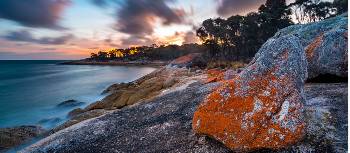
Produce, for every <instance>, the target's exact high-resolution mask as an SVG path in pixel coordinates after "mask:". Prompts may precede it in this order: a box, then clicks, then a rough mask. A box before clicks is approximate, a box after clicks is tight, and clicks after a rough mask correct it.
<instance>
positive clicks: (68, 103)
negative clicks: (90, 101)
mask: <svg viewBox="0 0 350 153" xmlns="http://www.w3.org/2000/svg"><path fill="white" fill-rule="evenodd" d="M83 104H85V103H84V102H79V101H76V100H73V99H70V100H66V101H64V102H61V103H59V104H58V105H57V107H76V106H81V105H83Z"/></svg>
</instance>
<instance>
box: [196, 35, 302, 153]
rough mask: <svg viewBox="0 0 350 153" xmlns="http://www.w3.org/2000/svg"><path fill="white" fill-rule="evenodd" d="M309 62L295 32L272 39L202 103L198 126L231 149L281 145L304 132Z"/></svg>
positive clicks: (296, 139) (294, 139) (242, 149)
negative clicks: (304, 87) (304, 104)
mask: <svg viewBox="0 0 350 153" xmlns="http://www.w3.org/2000/svg"><path fill="white" fill-rule="evenodd" d="M306 77H307V63H306V59H305V54H304V52H303V50H302V47H301V44H300V42H299V40H298V38H296V37H295V36H286V37H280V38H278V39H270V40H268V41H267V42H266V43H265V44H264V45H263V46H262V48H261V49H260V50H259V52H258V53H257V55H256V56H255V58H254V59H253V61H252V62H251V63H250V65H249V66H248V67H247V68H246V69H245V70H243V71H242V72H241V73H240V74H239V75H237V76H236V77H235V78H234V79H232V80H229V81H224V83H223V85H222V86H221V87H219V88H218V89H217V90H215V91H214V92H212V93H211V94H210V95H209V96H208V97H207V99H206V100H205V101H204V102H203V103H202V104H201V105H200V106H199V107H198V109H197V111H196V112H195V114H194V117H193V122H192V126H193V130H194V131H195V132H196V133H199V134H206V135H209V136H211V137H213V138H215V139H217V140H219V141H221V142H222V143H223V144H225V145H226V146H227V147H229V148H231V149H232V150H236V151H251V150H256V149H261V148H270V149H278V148H282V147H286V146H288V145H290V144H293V143H295V142H298V141H299V140H300V139H301V138H302V137H303V135H304V122H303V120H302V114H301V113H302V110H303V108H302V107H303V106H302V103H303V102H304V97H303V95H304V93H303V84H304V80H305V79H306Z"/></svg>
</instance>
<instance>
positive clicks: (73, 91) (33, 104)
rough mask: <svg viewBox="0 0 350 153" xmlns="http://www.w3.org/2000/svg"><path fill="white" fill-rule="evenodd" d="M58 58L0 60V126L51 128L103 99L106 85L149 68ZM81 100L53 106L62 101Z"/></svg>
mask: <svg viewBox="0 0 350 153" xmlns="http://www.w3.org/2000/svg"><path fill="white" fill-rule="evenodd" d="M59 62H62V61H0V97H1V98H0V127H10V126H16V125H28V124H39V125H42V126H44V127H46V128H51V127H52V126H55V125H57V124H60V123H62V122H64V121H65V120H66V114H67V113H68V112H69V111H70V110H72V109H74V108H77V107H84V106H86V105H88V104H89V103H91V102H94V101H96V100H99V99H101V98H103V95H100V93H101V92H102V91H103V90H104V89H105V88H106V87H108V86H109V85H111V84H113V83H118V82H129V81H132V80H135V79H137V78H139V77H141V76H143V75H145V74H148V73H150V72H151V71H153V70H155V68H150V67H126V66H91V65H56V63H59ZM70 99H73V100H76V101H79V102H84V103H83V105H79V106H76V107H74V106H73V107H57V105H58V104H59V103H61V102H63V101H66V100H70Z"/></svg>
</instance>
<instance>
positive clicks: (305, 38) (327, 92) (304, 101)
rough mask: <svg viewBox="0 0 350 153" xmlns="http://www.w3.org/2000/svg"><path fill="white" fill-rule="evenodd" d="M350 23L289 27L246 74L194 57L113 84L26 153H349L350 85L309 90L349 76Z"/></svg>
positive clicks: (332, 21)
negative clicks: (204, 67)
mask: <svg viewBox="0 0 350 153" xmlns="http://www.w3.org/2000/svg"><path fill="white" fill-rule="evenodd" d="M346 21H347V14H343V15H341V16H337V17H335V18H330V19H327V20H324V21H321V22H317V23H312V24H306V25H296V26H291V27H287V28H285V29H282V30H280V31H279V32H278V33H276V35H275V36H274V37H272V38H270V39H269V40H268V41H267V42H266V43H265V44H264V45H263V46H262V47H261V48H260V50H259V51H258V53H257V54H256V56H255V57H254V58H253V60H252V61H251V62H250V63H249V64H248V66H247V67H246V68H245V69H243V70H240V71H236V70H208V71H206V72H207V73H208V74H205V73H202V72H201V71H198V72H197V71H193V70H191V69H186V68H179V67H187V66H186V65H191V63H193V62H192V61H191V60H189V59H196V58H195V57H196V56H192V55H191V56H189V57H184V58H180V59H177V61H174V62H173V63H172V64H170V65H168V66H166V67H163V68H161V69H159V70H157V71H155V72H153V73H151V74H149V75H146V76H145V77H143V78H140V79H138V80H136V81H134V82H131V83H127V84H117V85H113V86H111V87H110V88H108V89H107V90H106V91H105V92H106V93H109V95H108V96H107V97H106V98H105V99H103V100H102V101H100V102H96V103H94V104H91V105H90V106H88V107H86V108H85V109H81V110H75V111H73V112H72V113H71V116H72V119H71V120H70V121H72V123H69V124H66V123H65V124H63V125H65V126H62V127H60V128H56V129H55V130H53V131H52V134H51V135H49V136H48V137H46V138H44V139H42V140H40V141H38V142H37V143H35V144H33V145H31V146H29V147H27V148H25V149H24V150H22V151H21V152H35V153H37V152H58V153H59V152H232V151H234V152H346V150H347V111H348V110H347V105H348V104H347V95H348V93H347V84H346V83H333V84H330V83H327V84H325V83H322V84H317V83H306V84H305V81H306V80H307V79H310V78H314V77H317V76H319V75H324V74H330V75H336V76H340V77H347V62H348V61H347V47H346V46H345V45H346V44H347V22H346ZM330 55H332V57H331V56H330ZM177 63H179V65H176V64H177ZM93 112H94V113H96V115H91V114H93ZM84 116H85V117H84ZM74 118H82V119H77V120H75V119H74ZM68 122H69V121H68Z"/></svg>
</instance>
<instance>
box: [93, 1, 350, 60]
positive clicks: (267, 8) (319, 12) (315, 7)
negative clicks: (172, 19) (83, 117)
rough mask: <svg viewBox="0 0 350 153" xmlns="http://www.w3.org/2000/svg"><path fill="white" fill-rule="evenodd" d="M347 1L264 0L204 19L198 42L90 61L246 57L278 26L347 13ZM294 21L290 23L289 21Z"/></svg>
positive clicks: (105, 53) (106, 53)
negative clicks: (252, 9) (256, 6)
mask: <svg viewBox="0 0 350 153" xmlns="http://www.w3.org/2000/svg"><path fill="white" fill-rule="evenodd" d="M347 3H348V2H347V0H334V1H333V2H327V1H322V0H295V2H293V3H290V4H288V5H287V4H286V0H267V1H266V3H265V4H263V5H261V6H260V7H259V9H258V11H257V12H250V13H248V14H247V15H245V16H243V15H234V16H231V17H229V18H227V19H223V18H216V19H207V20H205V21H203V22H202V24H201V26H200V27H199V28H198V29H197V30H196V35H197V37H199V38H200V40H201V41H202V44H201V45H199V44H185V45H182V46H178V45H169V46H164V45H161V46H157V45H156V44H153V45H151V46H140V47H130V48H125V49H110V50H102V51H99V52H98V53H97V54H95V53H91V57H90V58H89V59H90V60H100V61H101V60H123V61H132V60H172V59H175V58H177V57H179V56H183V55H186V54H188V53H194V52H200V53H203V55H204V56H203V57H205V58H206V59H207V60H213V61H215V60H224V61H225V60H228V61H232V60H234V61H237V60H245V61H246V60H249V59H250V58H252V57H253V56H254V55H255V53H256V52H257V51H258V49H259V48H260V47H261V45H262V44H263V43H264V42H266V40H267V39H269V38H270V37H272V36H273V35H274V34H275V33H276V32H277V31H278V30H279V29H282V28H284V27H287V26H290V25H292V24H304V23H309V22H315V21H320V20H324V19H326V18H329V17H333V16H335V15H338V14H341V13H344V12H347V10H348V8H347ZM293 21H294V22H293Z"/></svg>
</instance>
